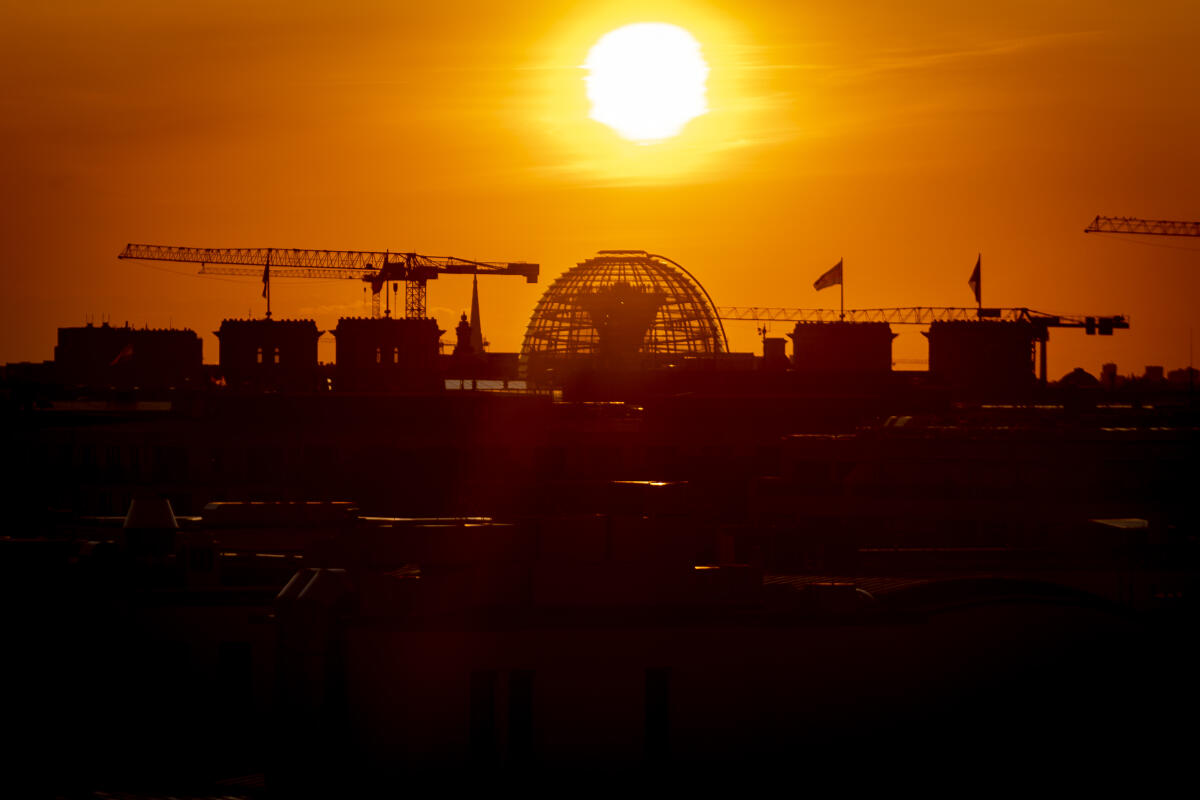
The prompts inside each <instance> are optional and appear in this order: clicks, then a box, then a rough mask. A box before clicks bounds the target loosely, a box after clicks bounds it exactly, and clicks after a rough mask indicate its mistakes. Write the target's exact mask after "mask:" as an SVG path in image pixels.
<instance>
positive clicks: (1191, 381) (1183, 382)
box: [1167, 367, 1197, 388]
mask: <svg viewBox="0 0 1200 800" xmlns="http://www.w3.org/2000/svg"><path fill="white" fill-rule="evenodd" d="M1196 374H1197V371H1196V368H1195V367H1184V368H1183V369H1173V370H1171V371H1170V372H1168V373H1167V380H1168V381H1169V382H1170V383H1171V384H1172V385H1174V386H1187V387H1189V388H1190V387H1192V386H1195V385H1196Z"/></svg>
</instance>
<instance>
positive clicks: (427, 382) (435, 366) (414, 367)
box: [333, 317, 444, 392]
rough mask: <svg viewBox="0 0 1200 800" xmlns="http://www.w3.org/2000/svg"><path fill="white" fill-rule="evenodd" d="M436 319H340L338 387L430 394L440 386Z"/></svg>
mask: <svg viewBox="0 0 1200 800" xmlns="http://www.w3.org/2000/svg"><path fill="white" fill-rule="evenodd" d="M442 333H444V331H441V330H439V329H438V326H437V320H435V319H392V318H390V317H387V318H382V319H368V318H365V317H364V318H359V317H343V318H342V319H340V320H338V325H337V328H335V329H334V331H333V335H334V336H335V337H337V354H336V364H337V372H336V379H335V382H336V385H335V387H334V388H336V389H337V390H338V391H343V392H396V391H431V390H435V389H437V388H439V387H440V385H441V383H440V382H441V375H440V372H439V362H438V353H439V342H440V340H441V336H442Z"/></svg>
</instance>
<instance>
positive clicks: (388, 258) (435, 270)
mask: <svg viewBox="0 0 1200 800" xmlns="http://www.w3.org/2000/svg"><path fill="white" fill-rule="evenodd" d="M117 257H118V258H122V259H125V258H128V259H137V260H141V261H174V262H181V263H192V264H199V265H200V271H201V273H203V274H207V275H247V276H250V275H259V274H263V272H262V271H263V268H264V267H269V268H270V275H271V277H274V278H358V279H360V280H362V281H364V282H366V283H369V284H370V285H371V290H372V294H374V295H378V294H379V293H380V292H381V291H382V290H383V286H384V284H386V283H388V282H389V281H396V282H405V283H408V284H410V287H411V288H412V289H413V290H414V291H413V292H410V294H412V297H411V298H410V301H411V302H410V304H409V307H408V311H409V315H410V316H413V315H417V316H422V317H423V316H424V315H425V302H424V288H423V287H424V284H425V282H426V281H431V280H437V278H438V276H439V275H518V276H524V278H525V281H526V283H537V279H538V272H539V265H537V264H533V263H528V262H501V261H491V262H489V261H474V260H471V259H465V258H458V257H456V256H427V255H422V254H420V253H411V252H409V253H405V252H394V251H386V250H385V251H379V250H303V249H296V248H282V247H252V248H210V247H178V246H173V245H152V244H128V245H126V246H125V248H124V249H123V250H122V251H121V253H120V254H119V255H118V256H117ZM264 280H265V278H264ZM418 287H420V288H419V290H418Z"/></svg>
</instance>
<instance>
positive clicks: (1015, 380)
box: [925, 320, 1035, 393]
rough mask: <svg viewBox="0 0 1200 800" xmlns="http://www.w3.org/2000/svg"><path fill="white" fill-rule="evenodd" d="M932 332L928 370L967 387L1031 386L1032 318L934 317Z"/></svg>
mask: <svg viewBox="0 0 1200 800" xmlns="http://www.w3.org/2000/svg"><path fill="white" fill-rule="evenodd" d="M925 335H926V336H927V337H928V338H929V373H930V375H931V376H932V377H933V378H934V379H935V380H937V381H940V382H942V383H945V384H948V385H950V386H953V387H955V388H956V389H959V390H965V391H968V392H979V391H983V392H991V393H1011V392H1023V391H1028V390H1030V389H1031V388H1032V386H1033V384H1034V381H1035V376H1034V371H1033V355H1034V354H1033V346H1034V338H1035V331H1034V327H1033V325H1032V324H1031V323H1029V322H1024V321H1020V322H1000V321H991V320H984V321H975V320H970V321H961V320H954V321H946V322H934V323H932V324H931V325H930V326H929V331H928V332H927V333H926V334H925Z"/></svg>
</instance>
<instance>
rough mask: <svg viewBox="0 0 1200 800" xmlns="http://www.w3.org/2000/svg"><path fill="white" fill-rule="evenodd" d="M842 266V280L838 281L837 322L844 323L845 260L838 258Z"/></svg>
mask: <svg viewBox="0 0 1200 800" xmlns="http://www.w3.org/2000/svg"><path fill="white" fill-rule="evenodd" d="M838 263H839V264H841V265H842V276H841V277H842V279H841V280H840V281H838V321H839V322H845V321H846V259H844V258H839V259H838Z"/></svg>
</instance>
